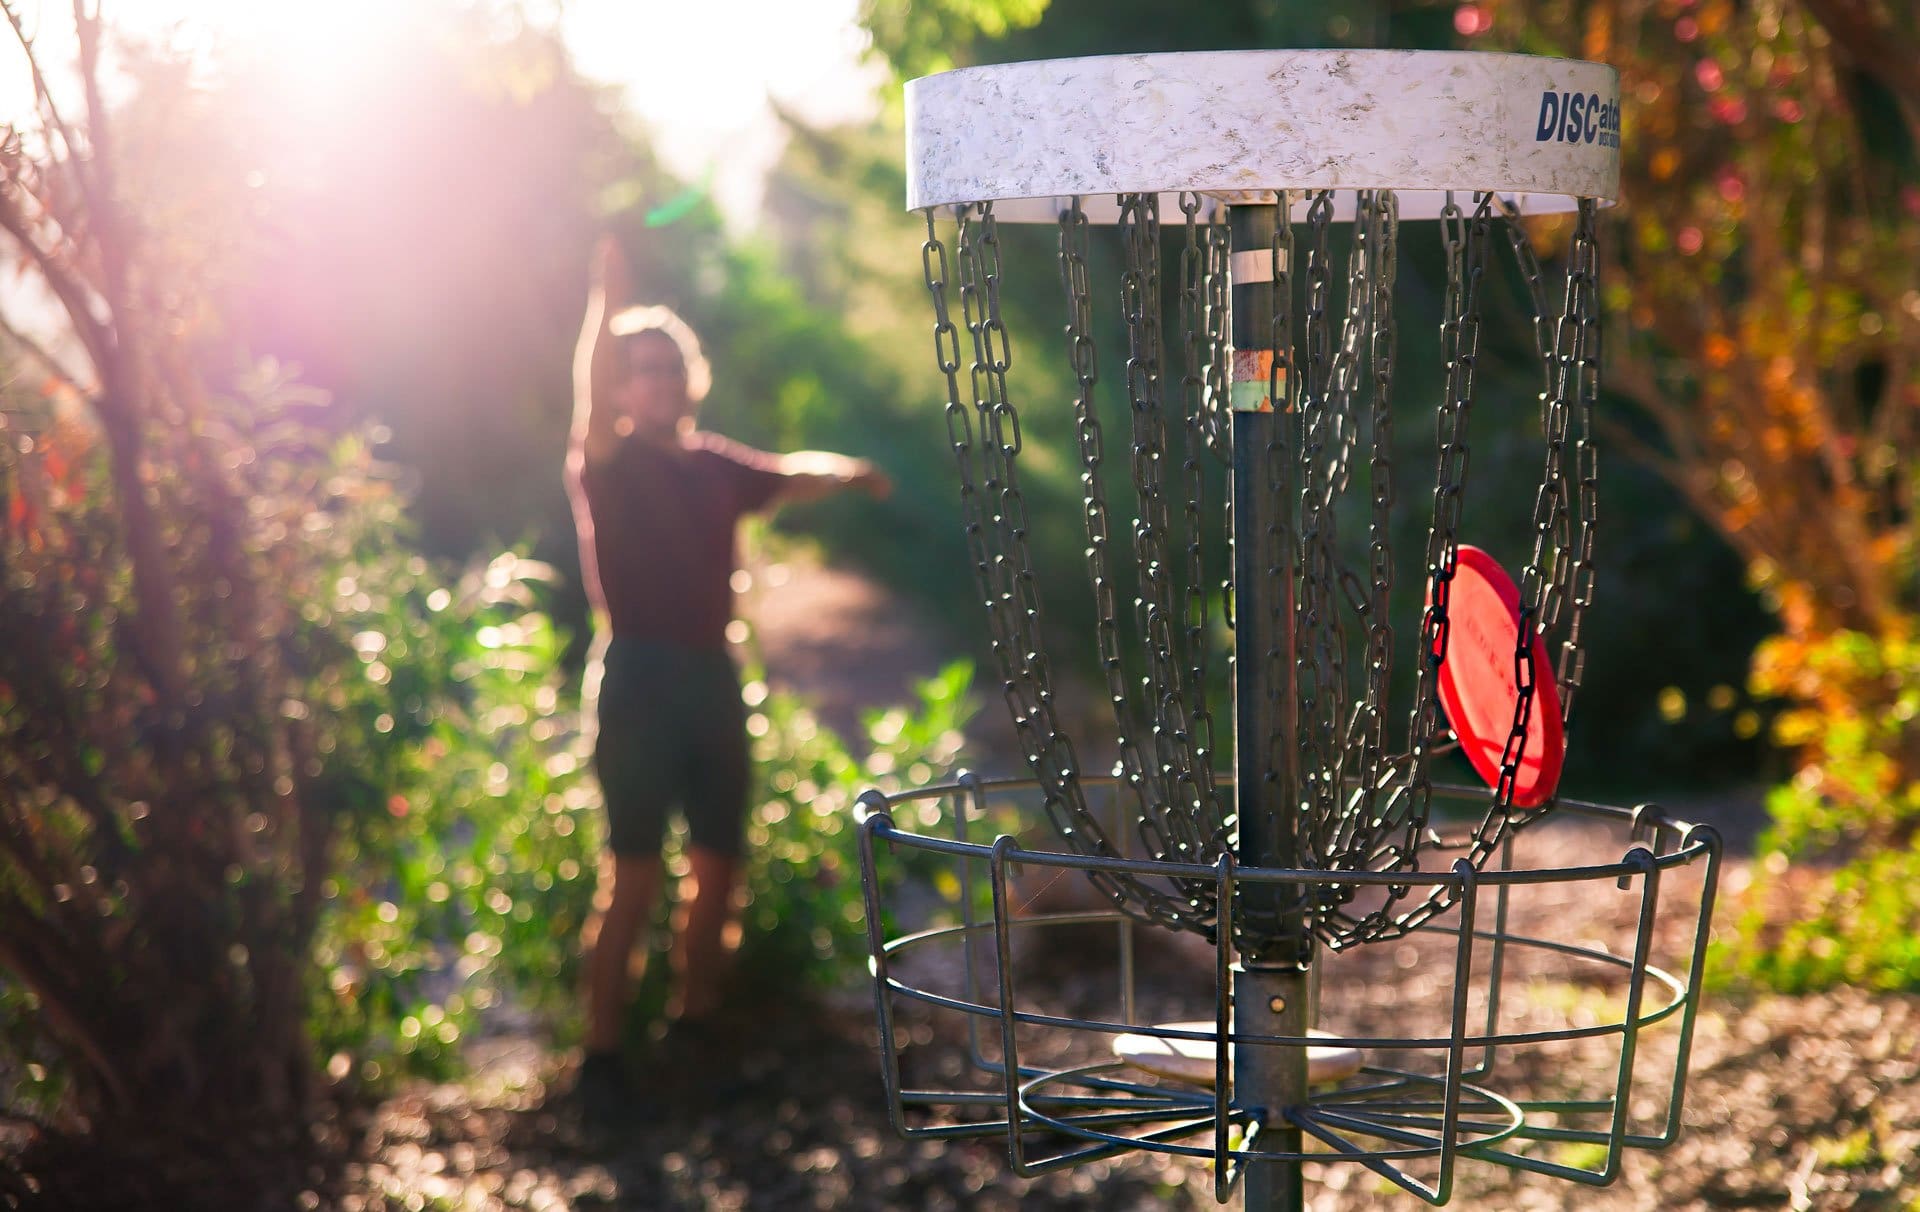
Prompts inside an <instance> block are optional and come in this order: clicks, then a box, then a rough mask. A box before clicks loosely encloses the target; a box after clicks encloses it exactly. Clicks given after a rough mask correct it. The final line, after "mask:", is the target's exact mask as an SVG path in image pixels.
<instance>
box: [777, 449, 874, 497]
mask: <svg viewBox="0 0 1920 1212" xmlns="http://www.w3.org/2000/svg"><path fill="white" fill-rule="evenodd" d="M779 472H780V475H781V477H782V479H781V483H780V487H779V489H778V490H777V491H775V493H774V494H773V500H772V502H771V504H775V505H786V504H794V503H799V502H805V501H818V500H820V499H821V498H822V497H829V496H832V495H833V494H834V493H836V492H842V491H845V490H847V489H852V488H858V489H862V490H864V491H866V492H869V493H871V494H872V495H873V498H874V499H875V500H876V501H884V500H886V498H887V494H889V493H891V492H892V491H893V481H892V480H889V479H888V478H887V476H886V473H885V472H883V471H881V470H880V469H879V468H878V467H876V466H874V465H873V464H872V463H870V462H868V461H867V460H865V459H854V458H849V457H847V456H846V455H842V454H834V453H832V452H831V451H825V450H800V451H795V452H794V453H793V454H788V455H781V456H780V462H779Z"/></svg>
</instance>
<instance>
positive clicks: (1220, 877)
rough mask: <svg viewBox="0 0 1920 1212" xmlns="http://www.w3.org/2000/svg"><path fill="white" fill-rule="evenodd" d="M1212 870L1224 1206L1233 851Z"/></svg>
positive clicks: (1217, 1123)
mask: <svg viewBox="0 0 1920 1212" xmlns="http://www.w3.org/2000/svg"><path fill="white" fill-rule="evenodd" d="M1214 868H1215V870H1216V871H1217V872H1218V874H1217V875H1216V876H1215V877H1214V878H1215V888H1216V889H1217V895H1218V898H1219V899H1218V900H1217V901H1216V903H1217V904H1218V905H1219V906H1220V941H1219V943H1218V944H1217V945H1216V946H1215V947H1214V949H1213V1198H1214V1199H1215V1200H1216V1201H1217V1202H1219V1203H1223V1204H1224V1203H1226V1202H1227V1197H1228V1196H1229V1195H1231V1194H1232V1193H1233V1184H1234V1180H1235V1179H1236V1178H1237V1177H1238V1170H1239V1167H1238V1166H1235V1165H1234V1164H1233V1159H1232V1158H1231V1157H1230V1156H1229V1155H1228V1152H1227V1149H1228V1145H1227V1140H1228V1136H1227V1132H1228V1128H1229V1126H1230V1125H1231V1122H1232V1121H1231V1119H1230V1117H1229V1116H1228V1114H1227V1112H1228V1110H1229V1108H1230V1107H1231V1106H1232V1102H1233V1099H1232V1090H1233V1085H1232V1073H1231V1072H1230V1071H1229V1069H1228V1067H1227V1054H1228V1051H1229V1048H1228V1044H1227V1038H1228V1036H1227V1030H1228V1021H1229V1019H1228V1015H1229V1014H1230V1013H1231V1010H1232V1000H1231V998H1230V997H1229V996H1228V992H1229V990H1230V989H1231V988H1232V981H1233V970H1232V969H1231V968H1230V967H1229V966H1228V963H1227V956H1228V955H1229V953H1230V952H1231V950H1232V940H1233V852H1232V851H1231V850H1229V851H1227V852H1226V853H1224V854H1222V855H1221V856H1220V858H1219V861H1218V862H1216V863H1215V864H1214Z"/></svg>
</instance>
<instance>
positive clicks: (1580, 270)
mask: <svg viewBox="0 0 1920 1212" xmlns="http://www.w3.org/2000/svg"><path fill="white" fill-rule="evenodd" d="M1596 212H1597V206H1596V204H1595V203H1594V201H1593V200H1592V199H1591V198H1582V199H1581V200H1580V210H1579V214H1578V217H1577V218H1576V220H1575V222H1574V231H1573V249H1572V253H1571V255H1570V260H1569V261H1568V264H1567V295H1566V301H1567V305H1566V311H1565V313H1564V316H1563V318H1562V321H1561V327H1562V328H1563V329H1565V328H1569V327H1570V328H1572V329H1573V335H1572V337H1571V338H1570V339H1568V340H1567V341H1566V343H1565V347H1566V349H1567V355H1566V359H1565V360H1563V361H1562V362H1561V365H1562V366H1563V367H1565V368H1567V370H1570V371H1571V373H1572V377H1573V379H1574V388H1573V394H1574V396H1575V399H1576V401H1577V404H1576V407H1577V408H1578V409H1579V413H1580V430H1579V436H1578V438H1577V439H1576V440H1575V442H1574V448H1573V449H1574V466H1575V474H1576V475H1577V477H1578V484H1577V489H1576V492H1577V496H1578V501H1579V510H1578V512H1579V529H1578V532H1577V534H1578V537H1577V538H1576V539H1575V540H1574V544H1573V552H1572V557H1573V558H1572V560H1571V561H1570V563H1569V571H1568V573H1567V582H1568V585H1569V591H1568V597H1569V598H1570V599H1571V601H1572V603H1573V609H1572V612H1571V614H1570V617H1569V619H1568V623H1567V637H1566V639H1565V641H1563V642H1562V644H1561V647H1560V660H1559V663H1558V666H1557V669H1556V680H1557V681H1558V683H1559V687H1560V711H1561V715H1562V717H1563V718H1564V717H1567V716H1570V715H1571V714H1572V712H1573V698H1574V694H1575V693H1576V692H1577V691H1578V690H1579V689H1580V680H1581V677H1582V676H1583V675H1584V673H1585V672H1586V651H1585V650H1584V649H1583V648H1582V646H1581V636H1580V631H1581V626H1582V624H1583V623H1584V622H1585V621H1586V613H1587V607H1588V606H1590V605H1592V604H1593V587H1594V581H1595V579H1596V570H1595V567H1594V563H1593V547H1594V532H1595V528H1596V527H1597V525H1598V524H1599V520H1600V495H1599V493H1600V451H1599V447H1598V446H1597V445H1596V444H1595V436H1596V435H1595V430H1594V422H1593V410H1594V405H1595V404H1596V403H1598V401H1599V398H1600V332H1601V328H1600V254H1599V246H1598V238H1599V237H1598V232H1597V215H1596ZM1560 343H1561V342H1560V340H1559V339H1558V338H1556V341H1555V344H1556V346H1558V345H1560ZM1564 381H1565V376H1564V374H1563V376H1562V383H1563V384H1564ZM1565 392H1566V388H1565V387H1564V386H1561V387H1559V389H1558V391H1557V392H1556V394H1565ZM1556 621H1557V620H1556V618H1555V617H1553V616H1552V615H1551V614H1550V615H1549V617H1548V618H1547V619H1546V620H1545V622H1546V625H1547V626H1548V627H1552V626H1553V625H1554V623H1555V622H1556Z"/></svg>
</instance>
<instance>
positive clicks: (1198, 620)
mask: <svg viewBox="0 0 1920 1212" xmlns="http://www.w3.org/2000/svg"><path fill="white" fill-rule="evenodd" d="M1180 212H1181V214H1182V216H1183V217H1184V218H1185V220H1186V222H1185V224H1184V235H1185V239H1184V241H1183V242H1182V244H1181V250H1180V332H1181V349H1182V350H1183V351H1184V353H1185V357H1186V368H1185V374H1184V375H1182V377H1181V380H1180V382H1181V387H1182V391H1183V396H1184V404H1185V408H1184V417H1185V422H1186V446H1185V448H1184V450H1183V452H1182V459H1181V463H1180V473H1181V476H1182V478H1183V479H1184V481H1185V483H1186V494H1185V503H1184V511H1183V517H1182V521H1183V522H1184V524H1185V527H1186V538H1187V565H1186V597H1185V607H1184V610H1183V611H1182V614H1183V616H1184V619H1185V622H1186V643H1187V685H1188V687H1189V690H1190V692H1191V697H1192V705H1191V708H1190V711H1189V714H1190V715H1191V717H1192V728H1193V764H1194V769H1195V770H1196V771H1203V772H1205V773H1204V774H1203V775H1202V776H1201V777H1202V778H1204V779H1205V782H1206V786H1205V789H1204V794H1207V795H1217V794H1218V793H1217V790H1216V789H1215V788H1214V787H1213V786H1212V785H1211V784H1212V770H1213V759H1214V753H1215V738H1214V729H1213V711H1212V709H1211V708H1210V707H1209V706H1208V703H1207V690H1208V682H1207V673H1208V667H1209V665H1210V663H1211V662H1210V659H1209V658H1210V655H1211V654H1210V649H1211V648H1212V637H1211V636H1210V635H1209V634H1208V628H1207V616H1208V610H1207V560H1206V544H1205V538H1204V536H1205V535H1206V534H1207V532H1208V530H1209V529H1210V527H1209V525H1208V519H1207V516H1206V477H1205V475H1204V473H1203V471H1202V468H1201V463H1200V459H1201V455H1202V453H1203V452H1204V451H1205V450H1206V449H1207V446H1208V441H1209V439H1208V435H1207V432H1206V430H1207V425H1208V424H1209V420H1210V416H1209V409H1208V398H1207V392H1208V382H1207V376H1208V371H1209V364H1208V355H1209V354H1210V353H1211V349H1210V348H1209V342H1208V336H1207V289H1208V278H1207V271H1208V268H1209V261H1208V255H1207V248H1206V244H1205V232H1206V228H1205V227H1203V226H1202V224H1201V223H1200V219H1199V213H1200V196H1199V195H1198V194H1191V193H1188V194H1181V195H1180ZM1221 373H1224V370H1222V371H1221Z"/></svg>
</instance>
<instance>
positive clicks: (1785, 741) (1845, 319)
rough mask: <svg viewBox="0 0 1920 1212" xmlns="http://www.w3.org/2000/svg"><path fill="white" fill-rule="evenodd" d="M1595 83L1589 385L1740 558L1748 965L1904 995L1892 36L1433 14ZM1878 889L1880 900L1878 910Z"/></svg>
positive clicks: (1919, 736) (1778, 10)
mask: <svg viewBox="0 0 1920 1212" xmlns="http://www.w3.org/2000/svg"><path fill="white" fill-rule="evenodd" d="M1454 15H1455V21H1456V25H1457V26H1458V28H1459V29H1460V30H1461V32H1462V33H1463V34H1466V35H1469V36H1470V38H1471V40H1472V41H1474V42H1475V43H1477V44H1489V45H1501V46H1512V47H1515V48H1517V49H1522V50H1534V51H1549V52H1557V53H1577V54H1581V55H1583V56H1586V57H1589V58H1597V59H1604V60H1606V61H1608V62H1611V63H1614V64H1616V65H1618V66H1619V68H1620V74H1621V92H1622V95H1623V99H1624V101H1625V119H1626V129H1625V133H1624V136H1623V138H1622V148H1623V160H1624V172H1625V180H1624V183H1623V192H1624V194H1625V198H1626V202H1625V205H1623V206H1622V208H1621V210H1620V215H1619V221H1618V222H1617V223H1615V224H1614V225H1613V226H1614V240H1613V242H1612V244H1611V245H1610V247H1611V250H1612V258H1613V260H1614V264H1613V265H1612V266H1611V267H1610V269H1611V270H1612V273H1611V276H1610V279H1609V281H1610V283H1611V285H1610V288H1609V289H1610V298H1609V302H1610V305H1611V307H1610V320H1611V325H1610V328H1609V333H1608V337H1609V341H1608V351H1607V352H1608V374H1609V379H1610V383H1611V385H1612V388H1613V389H1614V390H1615V391H1618V392H1621V393H1623V394H1624V395H1626V396H1627V397H1628V398H1629V399H1631V400H1632V402H1633V403H1634V404H1635V405H1637V406H1638V408H1639V409H1640V411H1641V413H1642V415H1644V416H1645V417H1646V418H1648V419H1649V420H1650V421H1651V422H1652V425H1651V428H1650V431H1647V432H1644V433H1643V434H1641V435H1639V436H1638V437H1635V436H1633V435H1623V436H1625V437H1626V438H1627V440H1628V441H1629V442H1630V444H1631V445H1632V446H1633V448H1634V449H1635V452H1636V454H1637V455H1638V456H1639V457H1640V458H1641V459H1642V460H1643V461H1644V462H1646V463H1647V464H1649V465H1651V466H1654V467H1657V468H1659V469H1660V471H1661V472H1662V474H1663V475H1664V476H1665V477H1666V478H1667V479H1668V481H1669V482H1670V483H1672V484H1673V485H1674V486H1675V487H1676V488H1677V489H1678V490H1679V491H1680V492H1681V493H1682V494H1683V495H1684V496H1685V498H1686V500H1687V501H1688V502H1689V503H1690V504H1691V505H1692V506H1693V507H1694V509H1695V510H1696V511H1697V512H1698V514H1699V515H1700V516H1701V517H1704V518H1706V519H1707V520H1709V521H1710V522H1711V523H1712V524H1713V525H1714V526H1715V527H1716V528H1717V529H1718V530H1719V531H1720V533H1721V534H1723V535H1724V536H1725V537H1726V540H1727V541H1728V542H1729V543H1730V544H1731V545H1732V546H1733V547H1734V549H1735V550H1736V551H1738V552H1739V553H1740V556H1741V558H1742V560H1743V561H1744V562H1745V564H1746V567H1747V573H1748V577H1749V580H1750V582H1751V583H1752V584H1753V585H1754V586H1755V587H1756V588H1757V589H1758V590H1759V591H1760V592H1761V593H1762V595H1763V597H1764V600H1765V602H1766V604H1767V606H1768V608H1769V610H1770V612H1771V613H1772V615H1773V618H1774V620H1775V622H1776V624H1777V626H1778V633H1777V634H1776V635H1774V636H1772V637H1771V638H1769V639H1767V640H1766V642H1764V643H1763V644H1761V645H1760V646H1759V647H1758V650H1757V651H1756V652H1755V654H1754V659H1753V664H1752V674H1751V685H1752V689H1753V691H1754V692H1755V693H1756V694H1759V695H1762V696H1768V697H1770V698H1775V699H1777V700H1779V701H1780V703H1781V704H1782V707H1783V709H1782V710H1781V711H1780V712H1779V714H1778V716H1777V718H1776V719H1775V721H1774V725H1773V732H1774V736H1775V738H1776V740H1777V741H1778V742H1779V743H1780V744H1781V745H1782V746H1783V747H1785V748H1786V749H1788V750H1789V751H1791V752H1792V753H1793V754H1794V755H1795V756H1794V764H1793V771H1792V777H1791V779H1790V780H1789V781H1788V782H1787V783H1786V784H1785V785H1784V786H1781V787H1780V788H1778V789H1777V790H1776V791H1775V792H1774V793H1773V795H1772V796H1771V798H1770V800H1769V808H1770V811H1771V814H1772V816H1773V819H1774V825H1775V829H1774V833H1773V837H1772V845H1774V846H1777V847H1778V848H1779V854H1780V858H1781V860H1784V859H1786V858H1789V857H1791V858H1793V859H1805V860H1820V861H1832V860H1834V859H1839V860H1841V861H1842V862H1843V863H1846V864H1848V865H1847V866H1844V867H1843V869H1842V870H1841V872H1840V873H1839V874H1838V875H1833V874H1829V873H1822V872H1820V871H1819V869H1818V868H1817V867H1807V868H1802V867H1789V866H1787V865H1786V864H1785V863H1784V862H1783V861H1776V862H1774V863H1773V864H1772V865H1771V866H1770V868H1769V870H1771V871H1773V872H1774V873H1775V875H1776V877H1783V878H1775V879H1773V880H1771V881H1767V882H1765V883H1764V884H1763V887H1762V890H1761V902H1760V903H1761V904H1762V905H1764V904H1765V898H1772V897H1778V898H1780V903H1778V904H1774V905H1772V906H1771V909H1770V910H1769V909H1765V908H1758V907H1757V908H1755V909H1754V911H1753V913H1752V914H1751V915H1750V918H1749V923H1748V924H1749V926H1750V928H1751V930H1750V933H1752V934H1753V935H1754V936H1755V941H1756V946H1755V948H1754V950H1753V951H1752V952H1751V953H1750V954H1749V955H1748V956H1747V967H1748V969H1749V971H1751V972H1753V973H1755V974H1756V975H1759V976H1762V977H1764V978H1766V979H1770V980H1775V981H1778V982H1780V983H1783V984H1786V985H1789V986H1793V987H1798V986H1801V985H1805V984H1824V983H1830V982H1833V981H1836V980H1845V981H1853V982H1867V981H1872V982H1875V983H1880V984H1890V985H1900V986H1906V987H1911V986H1913V985H1915V984H1916V983H1920V948H1917V947H1916V946H1915V945H1914V943H1913V939H1914V938H1915V937H1916V935H1920V895H1915V894H1914V893H1913V891H1912V890H1913V889H1915V888H1920V729H1916V728H1915V726H1914V723H1913V720H1914V716H1915V712H1916V710H1920V659H1916V650H1915V625H1916V622H1917V621H1920V614H1917V612H1920V576H1917V574H1920V567H1917V566H1916V559H1917V558H1920V552H1917V551H1916V546H1915V540H1916V533H1915V525H1916V519H1915V514H1914V505H1915V499H1914V491H1915V484H1916V476H1920V461H1917V460H1920V278H1916V275H1915V266H1916V265H1920V15H1916V12H1915V10H1914V9H1913V7H1912V6H1910V5H1898V4H1892V5H1888V4H1874V3H1869V2H1858V3H1857V2H1855V0H1772V2H1769V3H1762V4H1751V5H1742V4H1733V3H1728V2H1727V0H1651V2H1648V0H1594V2H1588V0H1580V2H1574V3H1562V4H1555V5H1549V6H1545V7H1544V8H1542V7H1540V6H1534V5H1525V6H1522V5H1508V4H1504V3H1491V4H1464V5H1460V6H1458V7H1457V8H1455V9H1454ZM1896 889H1900V890H1904V891H1894V890H1896Z"/></svg>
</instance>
